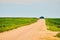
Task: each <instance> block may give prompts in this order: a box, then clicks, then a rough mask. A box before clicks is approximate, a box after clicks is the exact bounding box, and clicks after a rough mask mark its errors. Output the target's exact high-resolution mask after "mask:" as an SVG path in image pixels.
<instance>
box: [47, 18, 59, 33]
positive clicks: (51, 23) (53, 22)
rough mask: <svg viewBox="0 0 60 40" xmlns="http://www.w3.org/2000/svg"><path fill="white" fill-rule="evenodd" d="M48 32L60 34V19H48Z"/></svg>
mask: <svg viewBox="0 0 60 40" xmlns="http://www.w3.org/2000/svg"><path fill="white" fill-rule="evenodd" d="M46 25H47V28H48V30H51V31H59V32H60V18H46Z"/></svg>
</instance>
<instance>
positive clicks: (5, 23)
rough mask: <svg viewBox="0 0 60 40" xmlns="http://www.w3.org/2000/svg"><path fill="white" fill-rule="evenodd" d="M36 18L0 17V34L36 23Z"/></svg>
mask: <svg viewBox="0 0 60 40" xmlns="http://www.w3.org/2000/svg"><path fill="white" fill-rule="evenodd" d="M37 20H38V19H37V18H19V17H16V18H13V17H9V18H8V17H5V18H4V17H0V32H4V31H8V30H12V29H15V28H18V27H21V26H25V25H29V24H32V23H34V22H36V21H37Z"/></svg>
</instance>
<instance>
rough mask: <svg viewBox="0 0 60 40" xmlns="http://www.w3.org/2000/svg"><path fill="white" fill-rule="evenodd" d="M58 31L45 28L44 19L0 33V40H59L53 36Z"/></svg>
mask: <svg viewBox="0 0 60 40" xmlns="http://www.w3.org/2000/svg"><path fill="white" fill-rule="evenodd" d="M57 33H58V32H52V31H49V30H47V28H46V24H45V20H44V19H39V20H38V21H37V22H36V23H33V24H31V25H27V26H23V27H20V28H17V29H14V30H11V31H7V32H3V33H0V40H60V39H59V38H57V37H54V36H55V35H56V34H57Z"/></svg>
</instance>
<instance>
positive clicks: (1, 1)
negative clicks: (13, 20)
mask: <svg viewBox="0 0 60 40" xmlns="http://www.w3.org/2000/svg"><path fill="white" fill-rule="evenodd" d="M40 16H44V17H49V18H51V17H52V18H60V0H0V17H40Z"/></svg>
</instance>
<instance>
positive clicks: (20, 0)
mask: <svg viewBox="0 0 60 40" xmlns="http://www.w3.org/2000/svg"><path fill="white" fill-rule="evenodd" d="M56 1H60V0H0V3H16V4H32V3H34V2H37V3H38V2H39V3H45V2H56Z"/></svg>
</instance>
